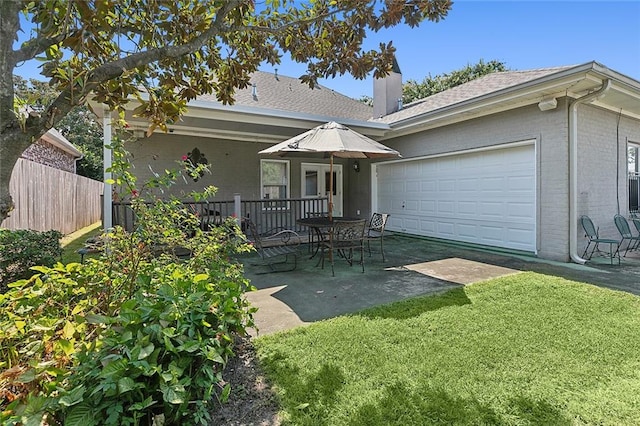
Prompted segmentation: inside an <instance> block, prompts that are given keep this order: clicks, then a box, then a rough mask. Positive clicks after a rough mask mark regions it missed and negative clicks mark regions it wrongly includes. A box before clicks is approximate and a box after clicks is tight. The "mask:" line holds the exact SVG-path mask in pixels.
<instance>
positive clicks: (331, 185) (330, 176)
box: [329, 153, 333, 220]
mask: <svg viewBox="0 0 640 426" xmlns="http://www.w3.org/2000/svg"><path fill="white" fill-rule="evenodd" d="M329 220H333V153H332V154H331V157H330V160H329Z"/></svg>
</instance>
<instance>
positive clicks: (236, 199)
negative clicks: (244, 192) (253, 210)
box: [233, 194, 242, 226]
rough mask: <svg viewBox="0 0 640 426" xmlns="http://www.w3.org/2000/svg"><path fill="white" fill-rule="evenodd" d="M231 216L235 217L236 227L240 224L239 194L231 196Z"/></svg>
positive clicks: (240, 205) (240, 206) (240, 207)
mask: <svg viewBox="0 0 640 426" xmlns="http://www.w3.org/2000/svg"><path fill="white" fill-rule="evenodd" d="M233 214H234V215H236V222H237V223H238V226H240V223H241V222H242V204H241V203H240V194H233Z"/></svg>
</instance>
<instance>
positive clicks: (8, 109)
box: [0, 0, 30, 223]
mask: <svg viewBox="0 0 640 426" xmlns="http://www.w3.org/2000/svg"><path fill="white" fill-rule="evenodd" d="M19 12H20V2H19V1H17V0H10V1H8V2H3V4H2V12H0V223H2V221H4V219H6V218H7V216H8V215H9V212H10V211H11V210H12V209H13V200H12V199H11V195H10V194H9V180H10V179H11V172H12V171H13V166H15V164H16V162H17V161H18V158H20V155H21V154H22V152H23V151H24V149H25V148H26V147H27V146H29V144H26V145H25V144H24V141H23V142H22V143H20V144H17V145H16V144H15V143H14V142H15V141H16V136H17V133H16V128H17V129H18V130H20V123H19V122H18V119H17V117H16V116H15V114H14V111H13V95H14V92H13V69H14V68H15V65H16V63H15V59H14V57H13V40H14V38H15V36H16V34H17V32H18V30H19V29H20V18H19ZM25 136H26V135H25ZM29 143H30V142H29Z"/></svg>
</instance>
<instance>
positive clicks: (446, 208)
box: [438, 200, 455, 216]
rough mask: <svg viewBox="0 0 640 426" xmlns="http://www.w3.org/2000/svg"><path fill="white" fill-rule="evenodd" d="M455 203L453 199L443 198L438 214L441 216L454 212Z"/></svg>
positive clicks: (439, 204) (439, 202) (439, 203)
mask: <svg viewBox="0 0 640 426" xmlns="http://www.w3.org/2000/svg"><path fill="white" fill-rule="evenodd" d="M454 207H455V203H454V202H453V201H447V200H441V201H438V214H439V215H440V216H445V215H451V214H453V213H454V211H455V209H454Z"/></svg>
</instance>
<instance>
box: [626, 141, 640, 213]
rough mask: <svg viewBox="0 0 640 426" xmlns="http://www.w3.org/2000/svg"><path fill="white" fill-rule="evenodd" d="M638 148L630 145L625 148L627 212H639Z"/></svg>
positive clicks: (639, 168)
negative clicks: (627, 184)
mask: <svg viewBox="0 0 640 426" xmlns="http://www.w3.org/2000/svg"><path fill="white" fill-rule="evenodd" d="M639 148H640V147H639V146H638V145H636V144H632V143H630V144H629V145H628V146H627V171H628V176H629V211H630V212H633V213H637V212H640V164H639V162H640V158H638V154H639V151H640V149H639Z"/></svg>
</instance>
